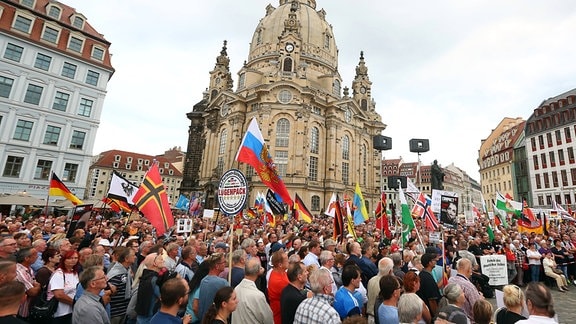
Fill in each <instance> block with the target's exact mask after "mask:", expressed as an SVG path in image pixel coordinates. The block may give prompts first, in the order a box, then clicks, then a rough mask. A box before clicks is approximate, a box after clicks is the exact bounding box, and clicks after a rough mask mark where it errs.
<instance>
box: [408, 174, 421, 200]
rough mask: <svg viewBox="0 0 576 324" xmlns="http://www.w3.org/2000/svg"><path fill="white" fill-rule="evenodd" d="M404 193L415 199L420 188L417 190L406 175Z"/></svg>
mask: <svg viewBox="0 0 576 324" xmlns="http://www.w3.org/2000/svg"><path fill="white" fill-rule="evenodd" d="M406 194H407V195H408V196H409V197H410V198H412V199H413V200H416V198H417V197H418V194H420V190H418V187H416V185H415V184H414V182H412V180H410V177H406Z"/></svg>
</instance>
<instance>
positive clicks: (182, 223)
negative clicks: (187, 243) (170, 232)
mask: <svg viewBox="0 0 576 324" xmlns="http://www.w3.org/2000/svg"><path fill="white" fill-rule="evenodd" d="M190 232H192V220H191V219H187V218H180V219H178V226H176V233H178V234H182V233H190Z"/></svg>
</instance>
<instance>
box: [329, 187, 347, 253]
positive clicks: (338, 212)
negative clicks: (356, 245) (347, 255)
mask: <svg viewBox="0 0 576 324" xmlns="http://www.w3.org/2000/svg"><path fill="white" fill-rule="evenodd" d="M332 197H333V198H334V200H333V201H332V200H330V205H329V206H328V209H327V211H328V210H330V211H331V212H332V213H333V214H334V233H333V236H332V238H333V239H335V240H337V241H338V242H340V243H342V242H343V241H344V218H343V217H342V216H343V215H342V207H341V206H340V199H339V198H338V195H336V194H333V195H332Z"/></svg>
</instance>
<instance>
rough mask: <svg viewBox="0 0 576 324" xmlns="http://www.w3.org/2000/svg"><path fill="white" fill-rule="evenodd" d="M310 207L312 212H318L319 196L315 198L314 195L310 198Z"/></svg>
mask: <svg viewBox="0 0 576 324" xmlns="http://www.w3.org/2000/svg"><path fill="white" fill-rule="evenodd" d="M310 207H311V210H312V211H318V210H320V197H319V196H316V195H314V196H312V199H311V204H310Z"/></svg>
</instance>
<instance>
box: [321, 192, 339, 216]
mask: <svg viewBox="0 0 576 324" xmlns="http://www.w3.org/2000/svg"><path fill="white" fill-rule="evenodd" d="M335 202H336V194H335V193H332V197H330V201H329V202H328V206H327V207H326V211H324V215H326V216H330V217H334V215H335V211H336V209H335V207H334V206H335V204H334V203H335Z"/></svg>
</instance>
